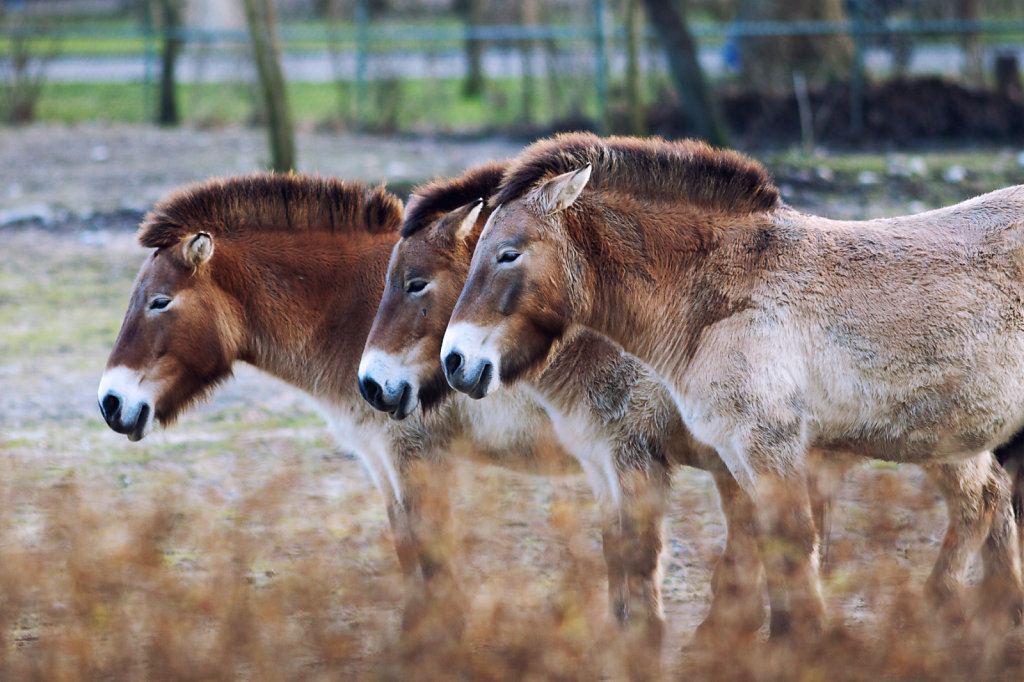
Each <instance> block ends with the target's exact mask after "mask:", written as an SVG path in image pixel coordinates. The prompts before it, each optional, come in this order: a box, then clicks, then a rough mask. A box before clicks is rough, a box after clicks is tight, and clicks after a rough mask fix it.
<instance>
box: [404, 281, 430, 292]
mask: <svg viewBox="0 0 1024 682" xmlns="http://www.w3.org/2000/svg"><path fill="white" fill-rule="evenodd" d="M426 286H427V280H425V279H414V280H412V281H411V282H407V283H406V285H405V293H407V294H418V293H419V292H421V291H423V290H424V289H425V288H426Z"/></svg>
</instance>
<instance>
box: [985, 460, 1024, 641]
mask: <svg viewBox="0 0 1024 682" xmlns="http://www.w3.org/2000/svg"><path fill="white" fill-rule="evenodd" d="M988 461H989V476H988V481H987V482H986V485H985V491H984V495H985V499H986V503H988V504H991V505H992V506H993V508H994V511H993V516H992V525H991V526H989V531H988V535H987V536H986V538H985V544H984V545H982V548H981V556H982V560H983V564H984V567H985V573H984V577H983V579H982V583H981V586H982V595H983V598H984V599H985V602H986V605H987V606H988V607H989V609H990V610H991V609H993V608H995V609H1002V610H1003V612H1004V613H1006V615H1007V616H1008V617H1009V618H1010V619H1011V621H1012V622H1013V624H1015V625H1019V624H1020V622H1021V617H1022V615H1024V588H1022V586H1021V565H1020V536H1019V534H1018V528H1017V524H1018V523H1019V522H1020V519H1019V518H1018V513H1017V509H1016V506H1017V501H1016V500H1015V499H1014V495H1015V494H1016V492H1017V491H1016V490H1014V486H1015V484H1016V482H1015V481H1013V480H1012V479H1011V477H1010V476H1009V475H1008V474H1007V472H1006V471H1005V470H1004V469H1003V468H1002V467H1001V466H1000V465H999V463H998V462H996V460H995V458H994V457H991V456H990V457H989V458H988Z"/></svg>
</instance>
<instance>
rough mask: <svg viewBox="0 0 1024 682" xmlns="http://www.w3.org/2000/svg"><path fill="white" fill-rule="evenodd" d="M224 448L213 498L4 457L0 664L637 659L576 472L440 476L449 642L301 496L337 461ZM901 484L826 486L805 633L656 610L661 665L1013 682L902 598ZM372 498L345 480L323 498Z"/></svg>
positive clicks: (919, 497)
mask: <svg viewBox="0 0 1024 682" xmlns="http://www.w3.org/2000/svg"><path fill="white" fill-rule="evenodd" d="M238 463H239V464H240V465H242V466H243V468H238V469H235V470H234V471H230V472H225V478H226V479H228V483H229V486H228V487H230V488H233V489H236V490H237V491H239V494H238V495H237V496H234V495H231V494H228V493H226V492H224V489H223V488H221V487H220V486H218V485H216V484H214V483H213V482H200V483H197V482H196V481H195V480H194V479H191V478H189V477H185V476H174V475H168V474H167V473H166V472H165V473H160V472H152V475H154V476H156V477H157V478H158V479H160V481H159V485H157V486H154V487H152V488H151V489H149V490H148V491H147V492H145V493H139V492H126V490H125V489H124V488H121V487H118V486H116V485H113V484H112V483H111V482H110V481H109V480H107V479H106V478H105V477H104V476H102V475H97V474H94V473H89V472H74V473H68V474H64V475H61V476H60V477H58V478H57V479H55V480H52V481H47V482H42V483H40V482H39V481H38V478H39V477H38V473H37V472H36V471H34V470H33V468H32V466H31V464H29V463H26V462H24V461H19V460H18V459H16V458H14V457H6V458H5V462H4V471H5V477H4V481H3V483H2V484H0V495H2V502H3V509H4V510H5V515H6V518H7V522H6V523H4V524H3V526H2V530H0V594H2V602H0V628H2V631H3V632H5V633H7V638H6V641H5V643H4V644H5V646H4V647H2V649H0V652H2V656H0V679H5V680H7V679H11V680H14V679H17V680H33V679H38V680H80V679H104V680H106V679H115V680H122V679H161V680H214V679H215V680H222V679H223V680H233V679H251V680H280V679H289V680H321V679H323V680H328V679H331V680H334V679H411V678H416V679H467V680H504V679H534V680H591V679H624V678H625V677H626V676H627V674H628V672H629V671H630V670H635V669H636V668H637V666H638V664H639V665H640V667H641V668H642V664H643V663H644V662H643V661H636V660H633V658H632V655H633V653H634V652H635V651H638V650H639V648H638V647H636V646H634V644H635V643H631V641H630V638H629V633H626V634H625V635H623V634H622V633H620V632H619V631H618V630H617V628H615V627H614V626H612V625H610V624H609V622H608V618H607V616H606V595H605V592H604V590H605V586H604V577H603V571H604V568H603V563H602V561H601V554H600V549H599V546H598V544H597V536H596V526H595V519H594V517H595V516H596V515H595V514H594V511H595V510H594V508H593V505H592V504H590V502H589V501H588V499H587V494H586V492H585V490H584V489H583V488H582V486H579V485H576V484H575V483H570V482H566V483H561V484H559V483H556V484H554V486H551V485H550V484H543V485H541V486H539V487H540V488H546V489H547V490H546V491H541V492H540V493H538V490H537V488H538V486H537V485H534V484H535V481H533V480H532V479H529V478H524V477H519V476H513V475H510V474H506V473H504V472H498V471H494V470H486V469H485V470H479V469H474V468H469V467H463V468H462V469H460V475H459V479H460V481H459V483H460V488H461V489H462V492H463V494H462V495H461V496H460V501H459V504H458V507H457V514H456V515H457V517H458V519H459V521H460V532H459V537H460V538H461V542H460V549H461V552H462V553H463V554H464V555H465V556H466V557H468V559H469V561H468V563H467V564H466V565H465V567H464V571H463V572H464V574H465V575H464V583H465V588H466V592H467V594H468V596H469V603H470V612H469V614H468V622H467V627H466V631H465V635H464V637H463V638H462V639H461V640H460V641H457V642H451V641H449V640H448V639H446V638H445V637H443V636H438V635H439V634H443V633H438V632H437V631H435V630H433V629H432V628H435V627H437V626H438V624H439V623H444V622H446V621H445V619H446V618H448V617H450V616H451V614H444V613H440V614H436V613H435V614H433V615H434V616H435V617H436V618H434V619H430V618H428V619H427V620H426V622H425V625H423V626H422V627H421V629H420V630H419V631H416V632H414V633H411V635H410V636H409V637H407V640H406V641H405V642H402V641H400V639H399V636H398V612H397V609H398V607H399V604H400V602H401V584H400V579H399V576H398V570H397V563H396V562H395V561H394V560H393V559H392V558H391V556H390V553H391V548H390V546H389V543H390V540H389V537H388V534H387V532H386V529H385V528H384V527H383V525H382V519H380V518H376V517H374V518H373V519H372V520H370V521H369V522H367V518H366V517H365V516H361V515H360V514H359V513H350V512H352V511H353V510H349V509H345V508H337V507H336V506H335V501H334V500H332V499H330V498H329V497H328V496H324V495H320V494H317V492H316V491H317V489H318V485H317V481H316V480H315V478H316V477H317V476H319V475H322V474H324V473H326V470H329V469H331V468H334V467H337V466H343V467H345V468H348V467H347V465H348V464H350V463H349V462H347V461H345V460H336V459H326V460H322V461H321V462H319V463H318V464H317V466H314V467H310V466H309V463H308V462H306V461H304V458H303V457H302V456H301V455H297V454H294V453H292V454H290V455H286V456H284V458H283V461H280V462H274V463H263V464H261V465H260V466H254V467H251V468H246V467H245V465H251V464H253V462H252V461H247V458H240V459H239V462H238ZM140 475H144V474H140ZM906 478H907V477H905V476H903V475H902V473H896V472H892V471H887V470H881V471H879V470H870V469H866V468H865V469H862V470H860V471H858V472H855V473H854V475H853V480H852V481H851V482H850V483H849V484H848V485H847V486H846V488H845V489H844V495H843V497H842V499H841V505H842V506H844V507H846V510H845V511H844V510H843V509H840V510H839V513H838V514H837V516H844V517H846V518H845V524H846V527H845V528H842V529H836V541H835V544H834V559H833V566H834V570H833V571H832V572H831V573H830V577H829V579H828V581H827V585H828V589H827V592H828V600H829V604H830V606H831V623H832V625H831V629H830V630H828V632H826V633H825V635H824V637H823V638H822V641H821V642H820V643H817V644H815V645H814V646H806V645H803V644H801V643H796V644H795V645H792V644H790V645H787V644H768V643H765V642H764V641H763V636H759V637H758V638H755V639H749V638H736V637H733V636H731V633H715V635H714V637H712V638H708V639H706V640H703V641H701V642H700V643H693V644H691V645H690V646H689V647H688V648H687V649H685V650H684V651H682V652H679V651H678V649H679V648H680V647H681V646H683V645H684V644H686V643H687V642H689V638H690V637H691V636H692V632H691V631H690V627H689V626H687V627H685V628H679V627H678V625H679V624H678V623H676V624H674V627H670V633H672V635H671V636H670V637H669V638H668V641H667V642H666V650H665V656H664V659H665V663H666V666H665V669H664V670H663V675H664V677H665V678H666V679H678V678H686V679H698V680H721V679H743V680H789V679H800V680H864V679H871V678H882V679H914V680H950V679H956V680H1012V679H1019V678H1020V673H1021V671H1022V668H1021V658H1020V653H1021V650H1020V641H1019V639H1018V638H1016V637H1015V636H1013V635H1011V636H1009V637H1007V636H1005V633H1000V632H987V631H985V629H984V628H983V627H982V625H983V623H985V619H984V618H982V617H975V616H974V615H968V617H967V618H966V620H965V621H963V622H957V621H953V622H949V621H947V620H945V619H943V618H940V617H938V616H937V615H936V614H934V613H932V612H930V611H929V610H928V609H927V608H925V607H924V606H923V604H922V603H921V599H920V594H921V586H922V579H921V572H922V571H921V569H922V568H924V569H926V568H927V565H924V566H922V565H918V564H919V563H920V560H922V559H926V557H927V555H928V554H930V553H931V552H928V551H919V550H918V549H916V548H915V549H911V548H909V547H908V545H910V544H912V543H914V542H915V541H916V537H915V535H916V532H917V529H915V528H914V523H913V520H914V519H915V518H918V517H923V518H925V519H928V520H932V519H930V517H931V515H933V514H934V513H936V512H938V513H939V514H940V515H941V511H942V510H941V504H938V503H937V502H936V500H935V496H934V493H932V492H928V491H926V492H924V493H922V492H921V488H920V485H921V482H920V481H916V480H912V481H910V482H909V483H908V482H907V481H906V480H905V479H906ZM34 481H35V482H34ZM680 483H681V484H682V487H681V489H680V490H678V492H677V496H678V497H684V496H687V493H688V492H690V491H688V490H687V489H686V487H685V486H686V485H689V484H690V483H692V482H690V481H680ZM493 486H497V487H493ZM375 498H376V495H375V493H373V492H372V491H367V492H366V493H365V494H359V493H353V494H350V495H348V496H347V499H346V500H345V505H355V506H357V507H358V506H359V505H379V501H378V500H377V499H375ZM510 502H511V504H510ZM705 502H707V500H705ZM936 506H938V507H939V508H938V509H934V507H936ZM685 508H686V505H685V504H684V505H676V508H675V511H674V514H673V516H674V521H673V525H674V526H682V527H683V528H684V529H685V530H686V531H688V532H690V533H691V534H692V535H696V536H698V537H697V538H696V539H697V540H698V542H700V536H702V535H704V536H705V540H706V539H707V538H706V536H707V535H708V534H707V533H706V531H704V532H702V530H701V529H700V528H698V527H696V524H695V523H691V522H690V521H689V520H687V519H686V518H685ZM851 511H855V513H852V514H851ZM712 513H714V512H712ZM701 516H703V513H702V514H701ZM470 519H471V521H470ZM674 535H676V537H677V539H679V540H683V541H685V540H686V538H685V537H679V534H678V533H674ZM712 552H713V548H712ZM537 553H540V554H542V555H543V556H542V557H537V556H532V555H535V554H537ZM911 555H913V556H914V560H913V562H910V561H908V557H909V556H911ZM677 558H678V557H677V556H673V557H670V559H669V562H668V566H669V572H670V573H677V571H676V570H675V569H674V568H673V566H674V563H675V561H676V560H677ZM532 560H535V561H536V565H535V566H531V561H532ZM678 578H679V576H678V575H670V577H669V583H670V585H675V584H676V583H677V582H678ZM702 579H706V574H705V575H704V576H703V577H702ZM668 602H669V604H668V606H669V618H670V620H671V619H673V618H674V617H678V615H679V614H678V610H679V609H678V606H679V605H678V604H677V603H676V599H675V597H674V596H673V595H672V594H671V593H670V595H669V598H668ZM698 608H699V605H698Z"/></svg>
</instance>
